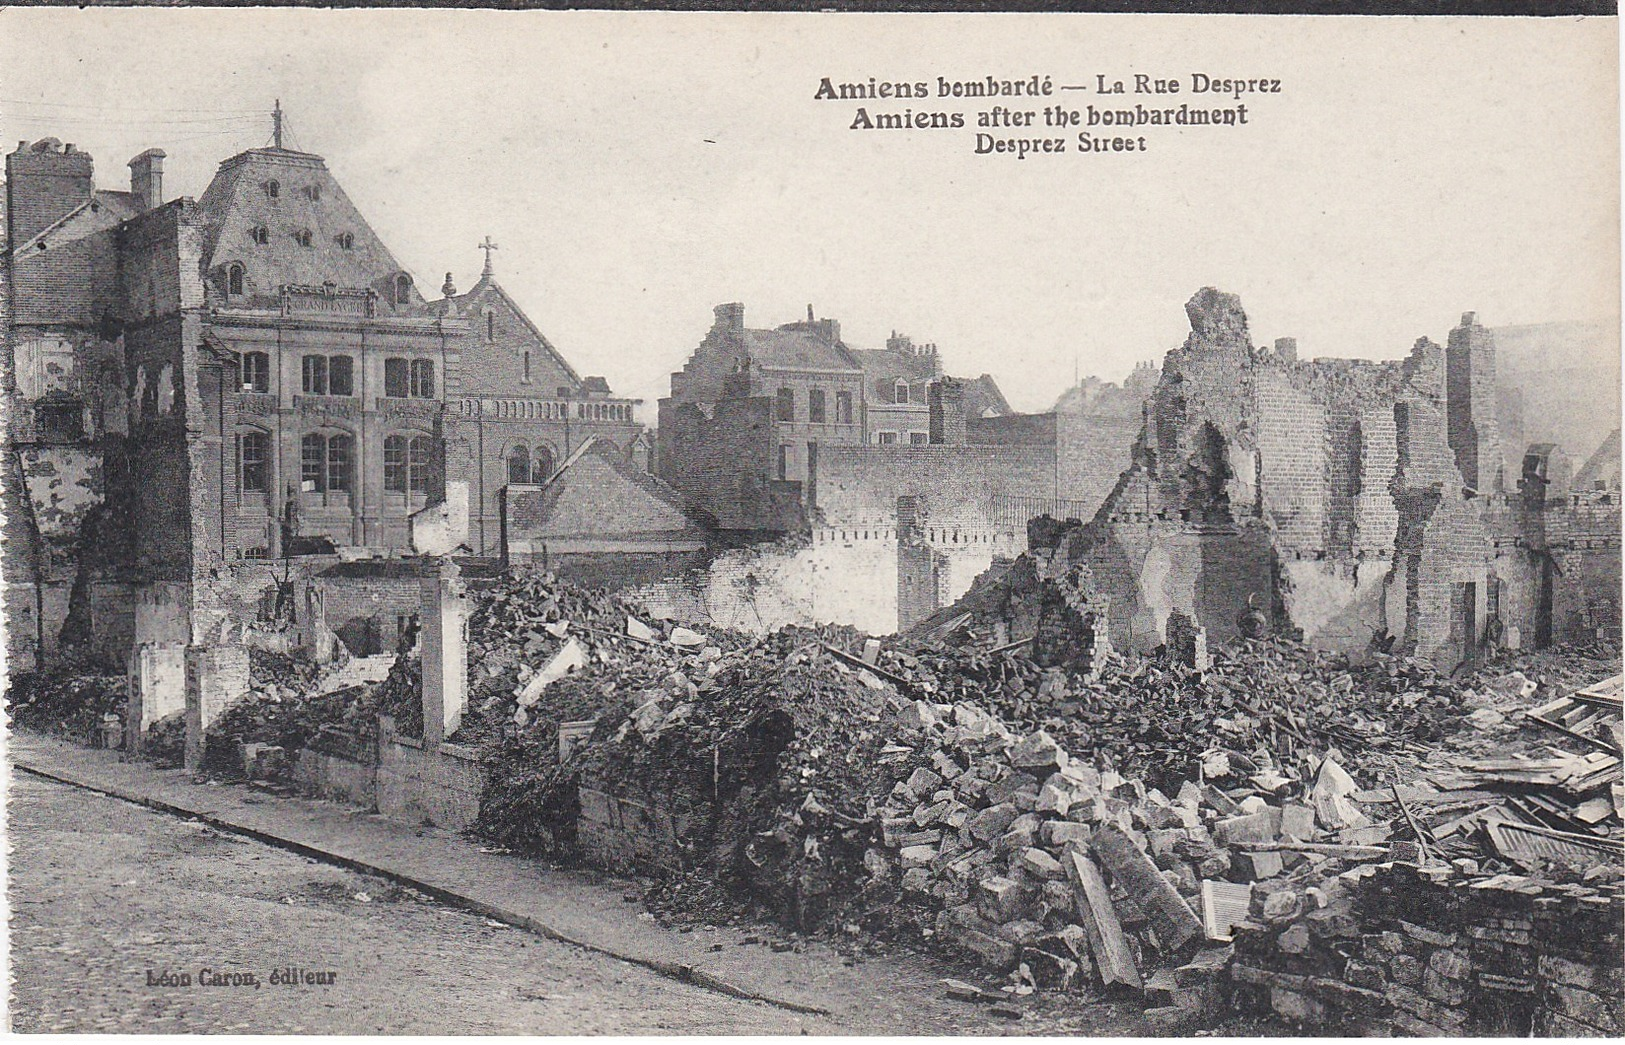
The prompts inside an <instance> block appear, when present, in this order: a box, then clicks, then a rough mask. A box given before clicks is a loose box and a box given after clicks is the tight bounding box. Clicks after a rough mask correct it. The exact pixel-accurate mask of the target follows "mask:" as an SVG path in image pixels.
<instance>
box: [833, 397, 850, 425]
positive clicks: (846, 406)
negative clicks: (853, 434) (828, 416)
mask: <svg viewBox="0 0 1625 1045" xmlns="http://www.w3.org/2000/svg"><path fill="white" fill-rule="evenodd" d="M835 423H836V424H842V425H849V424H851V423H852V393H851V392H836V393H835Z"/></svg>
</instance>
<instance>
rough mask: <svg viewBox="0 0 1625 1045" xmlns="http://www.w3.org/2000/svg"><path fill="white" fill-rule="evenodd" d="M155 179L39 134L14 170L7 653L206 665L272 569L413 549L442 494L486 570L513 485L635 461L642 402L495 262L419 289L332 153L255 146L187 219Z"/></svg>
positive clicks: (147, 160) (641, 453) (12, 159)
mask: <svg viewBox="0 0 1625 1045" xmlns="http://www.w3.org/2000/svg"><path fill="white" fill-rule="evenodd" d="M164 159H165V156H164V154H163V153H162V152H161V151H159V150H149V151H147V152H144V153H142V154H141V155H140V156H138V157H136V158H135V159H134V160H132V161H131V162H130V170H131V187H130V191H129V192H108V191H105V190H98V189H97V188H96V187H95V184H94V177H93V175H94V170H93V164H92V161H91V157H90V156H89V155H87V154H85V153H84V152H81V151H79V150H77V149H75V148H74V147H73V146H71V145H70V146H64V145H62V144H61V143H60V142H58V141H56V140H54V139H46V140H43V141H40V142H36V143H34V144H32V145H29V144H28V143H23V144H22V145H20V146H19V147H18V149H17V150H16V151H15V152H12V153H10V154H8V155H7V157H6V194H5V198H6V223H5V230H6V250H5V254H4V261H5V265H4V269H3V278H4V286H3V288H0V289H3V290H4V291H5V293H4V294H3V296H0V300H3V302H4V306H3V307H4V309H5V316H4V318H5V324H4V326H5V353H4V356H5V360H6V363H7V374H6V386H5V393H6V395H7V399H8V405H9V408H10V409H9V414H10V418H11V427H10V431H9V446H8V450H9V453H8V461H7V471H8V476H7V479H8V481H7V483H6V490H7V495H8V502H7V505H6V507H7V509H8V510H7V519H8V526H9V527H10V528H11V529H12V531H13V534H11V535H15V536H16V537H17V538H18V541H17V543H15V544H13V543H11V542H10V541H8V546H7V555H6V557H5V559H6V566H7V582H8V589H9V590H8V600H7V601H8V611H9V612H10V613H11V615H12V623H13V627H12V634H13V638H14V642H13V646H14V653H15V652H19V651H18V650H17V648H16V646H17V642H18V641H24V642H26V641H27V640H28V639H29V638H30V637H31V638H32V641H31V642H29V643H28V649H27V650H26V651H22V652H24V654H25V656H31V655H32V653H33V652H34V651H35V650H36V649H44V650H50V649H51V648H53V647H54V646H55V645H56V644H57V643H58V641H59V640H64V639H66V640H69V641H71V642H73V643H76V644H79V645H81V646H83V645H86V644H88V645H89V646H90V647H92V648H95V649H98V650H101V651H102V652H103V653H104V654H105V655H107V656H114V657H116V656H117V655H119V654H120V653H121V652H122V651H127V650H129V649H130V648H132V647H134V648H137V649H139V648H140V647H143V646H153V645H166V646H179V647H187V646H190V645H194V644H197V643H201V642H203V641H204V638H203V636H205V635H207V634H209V633H210V629H211V628H213V629H216V630H218V627H219V626H221V625H222V624H223V623H226V622H229V621H231V620H237V621H239V622H240V621H241V619H242V618H243V617H245V616H247V617H250V618H251V617H252V616H253V612H254V611H253V608H252V607H253V606H254V604H255V602H256V600H257V598H258V594H259V592H260V590H261V589H263V588H264V587H265V586H267V585H270V584H272V580H271V573H272V571H271V570H270V568H269V564H268V563H267V560H277V559H280V558H282V557H283V556H285V555H299V554H302V553H315V552H320V551H324V550H326V551H333V550H335V549H336V550H344V551H345V554H346V555H347V556H349V557H352V558H353V557H355V556H357V555H369V554H370V555H377V554H387V553H392V552H399V551H403V550H406V549H407V548H408V544H409V523H408V520H409V518H410V516H411V515H412V513H414V512H415V511H418V510H421V509H422V508H424V506H425V505H427V504H430V503H433V502H435V501H438V500H440V499H441V498H442V497H444V496H445V494H446V493H447V490H448V483H449V485H450V486H455V487H457V488H458V492H459V494H460V493H461V490H462V488H463V487H464V486H466V488H467V490H468V504H467V508H466V511H467V513H468V527H467V529H468V534H469V536H468V541H467V545H466V550H468V551H471V552H473V553H476V554H496V553H497V551H498V550H499V544H500V532H499V526H498V525H497V523H498V518H499V511H500V491H501V488H502V487H503V486H504V485H505V484H506V483H508V482H510V481H511V482H523V483H525V484H535V483H537V482H539V481H545V479H546V478H549V477H550V474H551V472H552V470H553V469H554V467H555V466H556V465H557V464H558V463H559V462H562V461H563V460H564V459H566V458H567V457H568V456H569V455H570V454H571V453H572V452H574V450H575V449H576V448H577V447H578V446H580V445H582V444H583V443H584V442H585V441H586V440H588V439H589V438H596V440H597V445H598V446H599V448H600V450H603V449H605V448H609V447H613V448H614V450H615V451H616V452H619V453H624V454H626V455H628V457H629V458H633V459H636V460H639V461H640V462H644V463H646V461H647V441H646V440H645V438H644V437H643V435H642V429H641V428H640V426H639V425H638V423H637V421H636V419H635V417H634V407H635V405H636V404H635V401H633V400H628V399H623V398H616V397H615V396H613V395H612V394H611V392H610V389H609V387H608V385H607V383H606V382H605V381H604V379H603V378H598V377H587V378H581V377H579V376H577V374H576V373H575V371H574V370H572V369H571V368H570V366H569V365H568V363H566V362H565V361H564V359H563V358H562V357H561V356H560V354H559V353H558V352H557V351H556V350H555V349H554V348H553V346H552V345H551V344H549V343H548V341H547V339H546V338H545V337H543V336H542V335H541V333H540V332H539V331H538V330H537V329H536V327H535V325H534V324H533V323H531V321H530V320H529V319H528V318H526V316H525V315H524V313H523V311H522V310H520V308H519V307H518V305H517V304H516V303H515V302H514V301H513V300H512V298H511V297H510V296H509V295H508V294H507V293H506V292H504V291H503V290H502V288H501V287H500V286H499V285H498V284H497V281H496V279H495V277H494V274H493V266H492V264H491V256H490V253H489V250H488V251H487V255H486V267H485V272H484V274H483V276H482V277H481V279H480V281H479V283H478V284H477V285H476V286H475V287H474V289H473V290H471V291H470V292H469V293H467V294H462V295H459V294H457V293H456V290H455V288H454V287H453V286H452V284H451V279H450V276H449V275H448V276H447V278H446V281H445V284H444V285H443V286H442V287H440V288H439V291H438V296H431V295H426V294H425V293H424V292H423V289H424V288H420V287H419V286H418V285H417V281H416V280H415V279H414V277H413V275H412V274H411V273H410V272H408V271H407V270H406V269H405V268H404V267H403V266H402V265H401V264H400V263H399V262H398V261H397V259H395V258H394V256H393V255H391V253H390V252H389V250H388V249H387V247H385V246H384V244H383V242H382V241H381V239H380V238H379V237H378V235H377V234H376V233H375V232H374V231H373V229H372V228H371V227H370V226H369V225H368V223H367V222H366V220H365V219H364V218H363V217H362V216H361V214H360V213H359V212H358V211H357V210H356V208H355V207H354V205H353V204H352V203H351V202H350V200H349V198H348V197H347V196H346V195H345V193H344V191H343V189H342V187H341V186H340V185H339V183H338V182H337V181H336V180H335V179H334V177H333V175H332V174H331V172H329V170H328V169H327V165H326V163H325V161H324V160H323V159H322V158H321V157H320V156H315V155H312V154H309V153H303V152H296V151H294V150H291V149H284V148H280V147H276V148H265V149H251V150H248V151H246V152H243V153H240V154H238V155H236V156H233V157H231V158H230V159H228V160H226V161H225V162H224V163H222V164H221V165H220V170H219V172H218V173H217V174H216V175H215V177H214V179H213V181H212V182H211V183H210V185H209V187H208V188H207V190H206V191H205V192H204V193H203V195H202V197H201V198H199V199H198V200H196V201H193V200H190V199H185V198H181V199H174V200H167V201H166V199H165V196H164V192H163V180H162V179H163V161H164ZM485 246H487V247H488V248H491V249H494V245H492V244H490V242H489V239H487V241H486V244H485ZM462 510H464V509H462V508H461V501H460V500H459V501H458V511H459V512H461V511H462ZM460 528H461V527H459V529H460ZM11 535H8V536H11ZM25 549H26V551H25ZM351 549H353V550H351ZM255 563H266V565H265V566H262V567H258V568H256V567H255V566H254V565H253V564H255ZM233 564H242V567H243V568H241V569H239V568H237V567H235V566H234V565H233ZM277 583H281V582H280V581H278V582H277ZM227 589H230V590H231V591H233V592H235V593H236V594H235V595H232V596H227V595H225V594H223V592H225V591H226V590H227ZM19 614H21V616H19ZM19 624H21V625H22V626H21V627H20V628H19V626H18V625H19Z"/></svg>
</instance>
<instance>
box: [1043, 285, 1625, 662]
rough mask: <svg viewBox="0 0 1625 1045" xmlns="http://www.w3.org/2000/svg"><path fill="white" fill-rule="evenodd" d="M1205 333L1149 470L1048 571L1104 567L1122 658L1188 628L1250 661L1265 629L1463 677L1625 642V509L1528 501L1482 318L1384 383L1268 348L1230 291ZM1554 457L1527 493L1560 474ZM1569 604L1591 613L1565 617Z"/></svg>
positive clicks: (1177, 380)
mask: <svg viewBox="0 0 1625 1045" xmlns="http://www.w3.org/2000/svg"><path fill="white" fill-rule="evenodd" d="M1186 311H1187V313H1188V315H1189V318H1190V323H1191V334H1190V336H1189V337H1188V338H1187V339H1186V341H1185V343H1184V345H1183V346H1181V347H1180V348H1178V349H1175V350H1173V351H1172V352H1170V353H1169V354H1168V356H1167V359H1166V360H1165V362H1164V365H1163V369H1162V373H1161V377H1160V380H1159V381H1158V383H1157V387H1156V391H1155V393H1154V394H1153V396H1152V398H1151V402H1150V404H1149V406H1148V410H1147V416H1146V420H1145V425H1144V429H1143V432H1142V434H1141V436H1140V438H1139V440H1138V442H1137V444H1136V445H1135V447H1134V460H1133V464H1132V466H1131V467H1130V468H1129V469H1128V470H1127V471H1126V472H1125V473H1124V474H1123V475H1122V477H1121V479H1120V480H1119V482H1118V483H1117V485H1116V488H1115V489H1114V491H1113V492H1112V494H1111V496H1110V497H1109V498H1108V499H1107V501H1106V503H1105V504H1104V505H1103V506H1102V507H1101V509H1100V511H1099V512H1098V513H1097V514H1096V516H1095V517H1094V518H1093V519H1092V520H1091V521H1090V522H1089V523H1088V524H1087V525H1086V526H1084V527H1082V528H1081V529H1079V530H1076V531H1071V532H1069V533H1067V534H1066V535H1065V537H1064V539H1060V538H1058V539H1057V541H1056V543H1054V544H1053V545H1052V546H1050V547H1046V548H1040V549H1035V551H1037V552H1039V553H1040V554H1041V556H1042V557H1043V558H1044V559H1045V562H1046V563H1047V565H1048V568H1049V569H1051V570H1052V571H1055V570H1063V569H1067V568H1070V567H1071V566H1072V565H1073V564H1075V563H1077V562H1086V563H1087V564H1088V565H1089V567H1090V570H1091V574H1092V576H1093V578H1094V582H1095V584H1096V585H1098V586H1099V589H1100V591H1101V592H1102V593H1103V594H1107V595H1109V596H1110V605H1111V612H1110V628H1111V635H1112V639H1113V641H1115V642H1117V643H1120V644H1125V645H1130V646H1138V647H1141V648H1145V647H1150V646H1155V645H1158V644H1160V643H1162V642H1163V641H1165V640H1166V638H1167V632H1166V629H1167V624H1168V620H1169V616H1170V614H1174V613H1178V614H1181V615H1183V616H1184V617H1188V618H1189V619H1190V620H1191V621H1193V622H1194V624H1195V626H1198V627H1201V628H1203V629H1205V631H1206V634H1207V635H1208V636H1210V637H1211V638H1213V639H1215V640H1229V639H1233V638H1235V637H1236V636H1237V635H1238V633H1239V628H1240V627H1241V621H1242V620H1243V618H1244V617H1245V616H1247V614H1248V613H1249V611H1252V612H1264V613H1265V614H1266V615H1269V616H1272V617H1273V618H1274V621H1275V624H1276V625H1277V626H1278V627H1281V628H1286V629H1290V630H1293V631H1296V632H1299V633H1301V634H1302V635H1303V637H1304V638H1306V639H1307V640H1308V641H1310V642H1313V643H1316V644H1319V645H1324V646H1329V647H1333V648H1345V649H1351V650H1360V649H1365V648H1367V647H1368V646H1369V645H1371V644H1372V643H1373V642H1375V643H1377V644H1380V645H1383V646H1390V645H1391V646H1394V647H1395V648H1398V649H1400V650H1403V651H1406V652H1411V653H1415V654H1417V655H1419V656H1423V657H1426V658H1429V659H1432V660H1435V661H1437V662H1439V663H1443V664H1447V666H1453V665H1454V664H1455V663H1457V662H1459V661H1461V660H1464V659H1469V658H1472V657H1476V656H1477V655H1479V654H1480V653H1481V652H1482V651H1483V650H1484V648H1485V646H1486V644H1487V643H1490V642H1503V643H1504V642H1509V641H1511V642H1524V643H1529V642H1545V641H1551V640H1554V639H1564V638H1570V639H1572V638H1586V637H1588V636H1595V635H1597V634H1599V633H1602V634H1612V635H1614V636H1616V637H1617V634H1618V628H1619V602H1618V591H1617V586H1618V580H1617V578H1618V570H1619V566H1618V562H1619V554H1620V553H1619V514H1618V512H1619V508H1618V496H1617V494H1616V495H1612V496H1610V495H1608V494H1606V493H1605V492H1603V491H1602V490H1601V489H1598V490H1594V491H1591V492H1590V495H1589V497H1586V498H1582V499H1580V500H1576V499H1574V498H1573V496H1572V495H1571V494H1570V493H1569V492H1568V491H1567V489H1566V487H1565V488H1564V489H1563V491H1562V493H1561V496H1558V497H1556V498H1555V499H1554V498H1553V496H1552V494H1551V493H1550V492H1547V493H1545V494H1541V493H1540V492H1539V491H1538V490H1537V486H1538V485H1539V484H1537V483H1536V482H1534V481H1532V478H1531V477H1530V476H1525V477H1518V478H1517V479H1516V480H1515V481H1511V482H1509V481H1508V476H1507V474H1506V468H1505V466H1504V463H1503V462H1504V458H1503V450H1502V447H1501V443H1500V439H1499V423H1498V415H1497V409H1498V384H1497V379H1496V371H1495V341H1494V336H1493V334H1492V333H1491V332H1490V331H1489V330H1487V329H1486V328H1485V327H1483V326H1482V325H1480V324H1479V323H1478V322H1477V318H1476V316H1475V315H1474V314H1472V313H1467V314H1465V315H1464V316H1463V317H1462V322H1461V324H1460V325H1459V326H1458V327H1457V328H1456V329H1455V330H1453V331H1452V332H1451V334H1450V337H1449V341H1448V345H1447V347H1445V348H1441V347H1440V346H1438V345H1437V344H1434V343H1433V342H1431V341H1429V340H1428V339H1426V338H1423V339H1421V340H1419V341H1418V342H1417V343H1416V345H1415V346H1414V347H1413V349H1412V351H1411V353H1410V355H1409V356H1408V357H1407V358H1405V359H1403V360H1398V361H1394V362H1382V363H1376V362H1368V361H1364V360H1351V359H1316V360H1312V361H1306V360H1299V359H1298V358H1297V352H1296V345H1295V343H1294V342H1293V341H1291V340H1290V339H1282V340H1279V341H1277V342H1276V343H1275V344H1274V345H1273V346H1272V347H1267V348H1259V347H1255V346H1254V345H1253V343H1252V340H1251V335H1250V332H1249V330H1248V326H1247V318H1246V315H1245V313H1244V312H1243V311H1242V309H1241V304H1240V301H1239V300H1238V299H1237V298H1236V297H1235V296H1234V295H1230V294H1224V293H1221V292H1219V291H1216V290H1213V289H1212V288H1208V289H1205V290H1203V291H1201V292H1199V293H1198V294H1197V295H1196V296H1195V297H1194V298H1192V299H1191V301H1190V303H1189V304H1188V305H1187V306H1186ZM1538 449H1539V448H1534V449H1532V451H1531V452H1532V453H1536V451H1537V450H1538ZM1536 456H1537V457H1538V458H1539V463H1533V462H1532V463H1528V464H1526V466H1525V470H1526V471H1530V470H1531V469H1533V470H1534V471H1541V470H1543V469H1545V468H1546V467H1547V466H1548V461H1549V455H1542V454H1538V453H1537V454H1536ZM1615 467H1616V468H1617V465H1616V466H1615ZM1596 470H1597V471H1599V472H1607V471H1608V466H1607V464H1606V463H1605V462H1604V463H1599V464H1598V466H1597V469H1596ZM1532 474H1533V473H1531V475H1532ZM1613 481H1614V482H1616V483H1617V479H1615V480H1613ZM1546 489H1548V491H1549V487H1546ZM1543 497H1544V498H1545V499H1542V498H1543ZM1582 502H1583V503H1582ZM1599 515H1601V516H1606V518H1595V517H1596V516H1599ZM1576 529H1578V530H1580V531H1583V536H1576V535H1575V530H1576ZM1554 540H1555V545H1554ZM1569 555H1573V556H1576V562H1575V565H1574V568H1573V569H1572V570H1570V571H1567V572H1563V571H1562V570H1561V565H1560V564H1561V562H1562V556H1569ZM1559 574H1561V576H1562V578H1563V579H1562V580H1561V581H1559V580H1557V579H1556V578H1557V577H1558V575H1559ZM1608 576H1612V577H1613V578H1615V579H1614V581H1613V590H1612V592H1611V594H1610V595H1607V596H1605V595H1604V594H1603V588H1604V586H1605V585H1606V583H1607V582H1606V580H1605V578H1606V577H1608ZM1583 578H1591V579H1583ZM1577 588H1583V589H1584V591H1583V592H1576V589H1577ZM1565 592H1568V593H1570V594H1567V595H1565V594H1564V593H1565ZM1566 598H1567V599H1571V600H1578V601H1579V602H1582V603H1585V604H1586V607H1587V608H1586V609H1584V610H1575V611H1572V612H1568V613H1567V614H1566V615H1565V612H1564V611H1563V609H1562V608H1561V607H1562V606H1563V604H1564V601H1565V599H1566Z"/></svg>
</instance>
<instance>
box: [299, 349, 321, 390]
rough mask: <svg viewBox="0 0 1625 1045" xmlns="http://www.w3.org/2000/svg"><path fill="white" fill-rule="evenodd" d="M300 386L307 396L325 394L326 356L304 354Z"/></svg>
mask: <svg viewBox="0 0 1625 1045" xmlns="http://www.w3.org/2000/svg"><path fill="white" fill-rule="evenodd" d="M300 387H301V388H303V389H304V392H305V395H307V396H324V395H326V394H327V357H326V356H306V357H305V360H304V370H303V375H302V380H301V383H300Z"/></svg>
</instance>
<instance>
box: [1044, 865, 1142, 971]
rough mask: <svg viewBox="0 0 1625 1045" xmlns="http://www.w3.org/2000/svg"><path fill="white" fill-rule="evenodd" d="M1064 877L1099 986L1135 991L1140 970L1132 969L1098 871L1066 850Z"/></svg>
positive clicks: (1133, 966) (1120, 926)
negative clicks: (1075, 905) (1066, 880)
mask: <svg viewBox="0 0 1625 1045" xmlns="http://www.w3.org/2000/svg"><path fill="white" fill-rule="evenodd" d="M1061 862H1062V863H1063V864H1065V865H1066V873H1067V875H1068V876H1069V877H1070V878H1071V879H1072V889H1073V892H1074V894H1075V900H1076V902H1077V906H1078V920H1079V921H1081V922H1083V931H1084V933H1086V934H1087V935H1088V937H1089V953H1091V954H1093V955H1094V957H1095V968H1096V969H1097V970H1098V971H1099V972H1100V982H1101V984H1102V985H1103V986H1106V987H1110V986H1112V985H1113V984H1122V985H1124V986H1125V987H1133V988H1135V989H1136V990H1138V989H1139V988H1140V987H1141V982H1140V970H1139V969H1138V968H1136V967H1135V965H1134V952H1132V951H1130V950H1129V946H1128V940H1127V939H1125V938H1124V936H1123V926H1122V923H1120V922H1119V921H1118V920H1117V910H1116V909H1115V908H1114V907H1112V898H1111V893H1110V892H1108V891H1107V889H1106V879H1104V878H1102V877H1101V875H1100V868H1098V867H1096V866H1095V862H1094V861H1093V860H1091V859H1089V858H1088V857H1087V856H1085V855H1083V854H1082V853H1080V852H1078V850H1077V849H1076V848H1074V847H1072V846H1068V847H1067V850H1066V854H1065V858H1064V859H1063V860H1062V861H1061Z"/></svg>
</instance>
